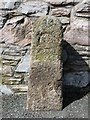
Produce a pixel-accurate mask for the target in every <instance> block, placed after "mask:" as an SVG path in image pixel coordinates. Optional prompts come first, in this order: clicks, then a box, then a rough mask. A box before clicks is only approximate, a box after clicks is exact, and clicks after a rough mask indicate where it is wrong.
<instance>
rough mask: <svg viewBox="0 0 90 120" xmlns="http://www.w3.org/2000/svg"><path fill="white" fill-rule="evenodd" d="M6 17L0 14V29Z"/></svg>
mask: <svg viewBox="0 0 90 120" xmlns="http://www.w3.org/2000/svg"><path fill="white" fill-rule="evenodd" d="M6 20H7V18H5V17H1V16H0V29H1V28H3V26H4V25H5V22H6Z"/></svg>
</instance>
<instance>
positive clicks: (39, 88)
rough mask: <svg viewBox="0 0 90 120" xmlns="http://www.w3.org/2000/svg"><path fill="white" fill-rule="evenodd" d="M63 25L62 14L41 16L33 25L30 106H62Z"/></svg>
mask: <svg viewBox="0 0 90 120" xmlns="http://www.w3.org/2000/svg"><path fill="white" fill-rule="evenodd" d="M61 42H62V26H61V23H60V21H59V19H58V18H56V17H51V16H45V17H40V18H39V19H38V20H37V21H36V22H35V24H34V27H33V41H32V50H31V56H32V59H31V71H30V80H29V83H28V84H29V88H28V109H30V110H61V109H62V61H61V54H62V45H61Z"/></svg>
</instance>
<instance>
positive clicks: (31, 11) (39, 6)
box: [18, 1, 48, 16]
mask: <svg viewBox="0 0 90 120" xmlns="http://www.w3.org/2000/svg"><path fill="white" fill-rule="evenodd" d="M18 11H19V12H21V13H23V14H26V15H28V16H42V15H47V13H48V4H47V3H44V2H40V1H28V2H25V3H22V4H21V5H20V7H19V8H18Z"/></svg>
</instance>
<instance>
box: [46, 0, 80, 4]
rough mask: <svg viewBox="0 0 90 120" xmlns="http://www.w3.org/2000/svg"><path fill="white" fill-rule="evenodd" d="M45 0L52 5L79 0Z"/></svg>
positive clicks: (77, 0)
mask: <svg viewBox="0 0 90 120" xmlns="http://www.w3.org/2000/svg"><path fill="white" fill-rule="evenodd" d="M45 1H46V2H48V3H50V4H53V5H63V4H70V3H79V2H80V1H81V0H45Z"/></svg>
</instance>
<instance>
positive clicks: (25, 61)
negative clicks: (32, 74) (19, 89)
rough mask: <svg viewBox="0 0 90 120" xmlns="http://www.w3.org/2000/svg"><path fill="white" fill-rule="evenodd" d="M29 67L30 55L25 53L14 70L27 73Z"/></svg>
mask: <svg viewBox="0 0 90 120" xmlns="http://www.w3.org/2000/svg"><path fill="white" fill-rule="evenodd" d="M29 69H30V55H29V54H26V55H25V56H24V57H22V59H21V61H20V62H19V64H18V66H17V68H16V70H15V72H19V73H20V72H21V73H27V72H29Z"/></svg>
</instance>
